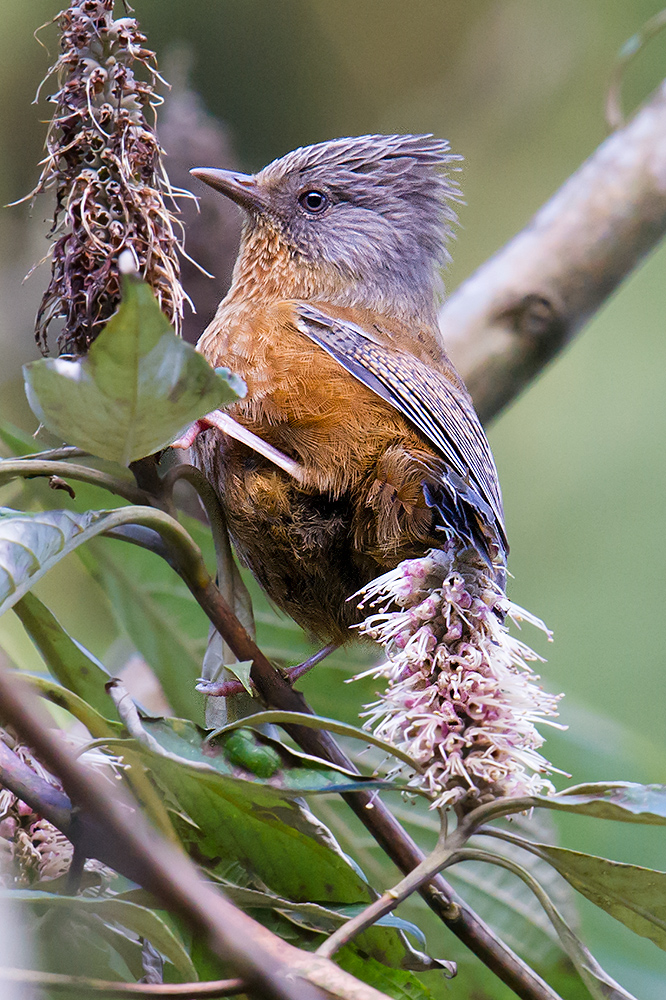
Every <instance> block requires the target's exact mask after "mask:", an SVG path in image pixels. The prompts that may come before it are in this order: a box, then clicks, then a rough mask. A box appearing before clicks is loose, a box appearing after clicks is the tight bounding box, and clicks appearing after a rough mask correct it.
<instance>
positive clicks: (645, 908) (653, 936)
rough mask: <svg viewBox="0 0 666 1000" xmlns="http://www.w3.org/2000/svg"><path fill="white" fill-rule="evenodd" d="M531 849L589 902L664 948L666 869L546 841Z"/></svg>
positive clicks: (665, 948)
mask: <svg viewBox="0 0 666 1000" xmlns="http://www.w3.org/2000/svg"><path fill="white" fill-rule="evenodd" d="M534 848H535V853H538V855H539V857H541V858H543V859H544V860H547V861H548V862H549V863H550V864H551V865H552V866H553V867H554V868H555V869H556V870H557V871H558V872H559V873H560V875H562V876H563V878H565V879H566V880H567V882H568V883H569V885H572V886H573V888H574V889H576V890H577V891H578V892H580V893H581V894H582V895H583V896H585V897H586V898H587V899H589V900H590V901H591V902H592V903H594V904H595V905H596V906H598V907H600V908H601V909H602V910H605V911H606V912H607V913H610V915H611V916H612V917H615V919H616V920H619V921H620V922H621V923H623V924H624V925H625V926H626V927H629V928H630V930H632V931H634V933H635V934H640V935H641V936H642V937H647V938H649V939H650V940H651V941H654V943H655V944H656V945H658V946H659V947H660V948H663V949H664V950H666V872H661V871H655V870H653V869H652V868H642V867H640V866H638V865H627V864H621V863H620V862H618V861H610V860H609V859H608V858H600V857H597V855H594V854H583V853H582V852H579V851H570V850H567V849H565V848H563V847H551V846H550V845H548V844H535V845H534Z"/></svg>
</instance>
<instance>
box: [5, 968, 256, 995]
mask: <svg viewBox="0 0 666 1000" xmlns="http://www.w3.org/2000/svg"><path fill="white" fill-rule="evenodd" d="M0 982H4V983H20V984H22V985H26V986H43V987H44V988H45V989H48V990H49V992H54V993H59V992H64V993H67V994H71V995H72V996H76V995H77V994H81V995H82V996H84V997H89V996H91V995H92V996H98V997H104V1000H116V998H117V1000H132V997H154V998H156V1000H160V998H165V1000H166V998H168V997H180V998H182V1000H204V998H208V997H210V998H212V997H231V996H235V995H236V994H237V993H242V992H244V991H245V988H246V987H245V984H244V983H243V980H242V979H217V980H215V981H210V982H207V983H111V982H107V981H106V980H104V979H87V978H86V977H85V976H64V975H61V974H60V973H58V972H35V971H34V970H32V969H8V968H0Z"/></svg>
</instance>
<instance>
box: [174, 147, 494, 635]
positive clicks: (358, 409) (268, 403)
mask: <svg viewBox="0 0 666 1000" xmlns="http://www.w3.org/2000/svg"><path fill="white" fill-rule="evenodd" d="M456 159H458V157H454V156H452V155H451V154H450V153H449V146H448V144H447V143H446V142H444V141H443V140H439V139H435V138H433V137H432V136H430V135H390V136H384V135H370V136H361V137H359V138H345V139H335V140H333V141H330V142H323V143H319V144H317V145H314V146H308V147H305V148H302V149H296V150H294V151H293V152H291V153H288V154H287V155H286V156H283V157H282V158H281V159H278V160H275V161H274V162H273V163H270V164H269V165H268V166H267V167H265V168H264V169H263V170H261V171H260V172H259V173H257V174H254V175H246V174H240V173H237V172H233V171H226V170H216V169H208V168H205V169H204V168H201V169H196V170H194V171H192V172H193V174H194V175H195V176H196V177H198V178H200V179H201V180H203V181H205V182H206V183H207V184H209V185H211V186H212V187H213V188H216V189H217V190H218V191H221V192H222V193H223V194H224V195H226V196H227V197H228V198H231V199H232V200H233V201H235V202H236V203H237V204H238V205H240V206H241V207H242V208H243V209H244V210H245V220H244V226H243V232H242V238H241V246H240V252H239V255H238V260H237V262H236V266H235V270H234V273H233V280H232V285H231V288H230V290H229V292H228V294H227V295H226V297H225V298H224V299H223V300H222V302H221V303H220V305H219V307H218V310H217V313H216V315H215V318H214V319H213V321H212V322H211V324H210V325H209V326H208V328H207V329H206V331H205V332H204V334H203V335H202V337H201V339H200V340H199V343H198V350H199V351H201V352H202V354H203V355H204V356H205V357H206V358H207V360H208V361H209V362H210V364H211V365H213V366H215V367H217V366H222V365H223V366H226V367H228V368H230V369H231V370H232V371H233V372H234V373H236V374H238V375H240V376H241V377H242V378H243V379H244V380H245V382H246V383H247V387H248V392H247V396H246V398H244V399H243V400H240V401H238V402H237V403H235V404H234V405H233V406H232V407H231V408H230V413H231V415H232V416H233V417H234V418H235V420H236V421H238V422H239V423H240V424H242V425H244V426H245V427H247V428H249V429H250V430H252V431H253V432H254V433H255V434H257V435H258V436H259V437H261V438H262V439H263V440H265V441H267V442H269V443H270V444H271V445H273V446H274V447H275V448H277V449H279V450H280V451H281V452H283V453H284V454H286V455H287V456H290V457H291V458H293V459H295V460H296V461H297V462H298V463H299V464H300V466H301V468H302V475H301V476H300V478H299V479H296V478H294V477H293V476H291V475H290V474H289V473H288V472H285V471H283V470H282V469H280V468H278V467H276V465H274V464H273V463H272V462H270V461H269V460H268V459H266V458H264V457H263V456H262V455H260V454H258V453H257V452H255V451H253V450H252V449H250V448H248V447H247V446H246V445H245V444H242V443H239V442H238V441H237V440H233V439H232V438H230V437H227V436H225V435H224V434H221V433H220V432H219V431H218V430H215V429H214V428H211V429H207V430H205V431H204V432H203V433H202V434H200V436H199V437H198V439H197V440H196V442H195V445H194V450H195V460H196V461H197V463H198V464H199V465H200V467H201V468H202V469H203V470H204V472H205V473H206V475H207V476H208V478H209V479H210V481H211V482H212V483H213V485H214V486H215V489H216V490H217V491H218V493H219V497H220V500H221V502H222V505H223V507H224V510H225V513H226V516H227V519H228V525H229V530H230V533H231V537H232V540H233V542H234V545H235V547H236V550H237V552H238V554H239V556H240V558H241V560H242V561H243V562H244V563H245V564H246V565H247V566H248V567H249V568H250V569H251V570H252V572H253V573H254V575H255V577H256V578H257V580H258V581H259V583H260V584H261V585H262V587H263V588H264V589H265V590H266V592H267V593H268V595H269V596H270V598H271V599H272V600H273V601H274V602H275V604H277V605H278V606H279V607H280V608H282V609H283V610H284V611H286V612H287V613H288V614H289V615H291V616H292V617H293V618H294V619H295V620H296V621H297V622H298V623H299V624H300V625H302V626H303V627H304V628H305V629H306V630H307V631H308V632H309V633H310V634H312V635H313V636H315V637H317V638H318V639H320V640H323V641H325V642H335V643H342V642H345V641H347V640H348V639H349V638H350V636H351V633H350V632H349V626H350V625H352V624H354V623H356V622H358V621H359V612H358V609H357V606H356V602H355V601H353V600H351V601H350V600H349V598H350V597H351V596H352V595H354V594H355V593H357V592H358V591H359V589H360V588H361V587H363V586H364V585H365V584H367V583H368V581H370V580H372V579H374V578H375V577H377V576H379V575H380V574H382V573H384V572H386V571H387V570H389V569H391V568H393V567H395V566H396V565H397V564H398V563H399V562H400V561H401V560H403V559H406V558H411V557H415V556H419V555H422V554H423V553H424V552H426V551H427V550H428V549H429V548H433V547H434V548H437V547H438V546H441V545H442V544H443V543H444V542H445V541H446V540H447V539H450V538H451V537H454V538H459V539H460V540H461V541H462V542H463V543H465V544H467V545H468V546H471V547H473V548H475V549H476V550H477V551H478V552H479V553H480V554H481V555H482V556H483V558H484V559H485V561H486V563H487V564H488V565H489V567H490V568H491V570H492V573H493V574H494V576H495V578H496V579H497V580H498V581H499V582H500V584H502V583H503V574H504V566H505V561H506V553H507V542H506V534H505V529H504V524H503V512H502V500H501V494H500V488H499V484H498V480H497V473H496V470H495V465H494V462H493V458H492V455H491V452H490V448H489V445H488V442H487V440H486V437H485V434H484V432H483V429H482V428H481V425H480V423H479V420H478V418H477V416H476V413H475V411H474V408H473V405H472V402H471V399H470V397H469V395H468V393H467V390H466V389H465V386H464V385H463V382H462V380H461V379H460V377H459V375H458V374H457V373H456V371H455V369H454V367H453V365H452V364H451V362H450V361H449V359H448V358H447V356H446V354H445V353H444V350H443V347H442V343H441V340H440V334H439V330H438V326H437V318H436V308H437V299H438V294H439V290H440V277H439V272H440V268H441V266H442V265H443V263H444V261H445V259H446V257H447V252H446V246H445V244H446V240H447V237H448V236H449V235H450V227H451V224H452V223H453V221H454V220H455V215H454V212H453V210H452V208H451V207H450V202H451V201H452V200H456V199H457V197H458V189H457V186H456V185H455V183H453V181H452V180H451V179H450V178H449V176H448V175H447V173H446V167H447V165H449V164H450V163H451V162H452V161H454V160H456Z"/></svg>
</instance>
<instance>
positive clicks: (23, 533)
mask: <svg viewBox="0 0 666 1000" xmlns="http://www.w3.org/2000/svg"><path fill="white" fill-rule="evenodd" d="M113 514H114V511H88V512H86V513H85V514H72V513H71V512H70V511H67V510H54V511H44V512H41V513H38V514H24V513H22V512H21V511H16V510H11V509H9V508H7V507H0V615H2V614H4V612H5V611H7V610H8V609H9V608H11V607H12V606H13V605H14V604H16V602H17V601H20V599H21V598H22V597H23V596H24V594H26V593H27V592H28V591H29V590H30V588H31V587H32V586H33V585H34V584H35V583H36V581H37V580H39V579H40V577H42V576H43V575H44V573H46V572H47V570H49V569H51V567H52V566H54V565H55V564H56V563H57V562H58V561H59V560H60V559H62V558H63V557H64V556H66V555H67V554H68V553H69V552H71V551H73V549H75V548H77V546H79V545H81V544H82V543H83V542H86V541H88V539H90V538H93V537H94V536H95V535H98V534H99V533H100V532H102V531H104V530H105V528H106V527H107V525H108V523H109V521H111V519H112V515H113Z"/></svg>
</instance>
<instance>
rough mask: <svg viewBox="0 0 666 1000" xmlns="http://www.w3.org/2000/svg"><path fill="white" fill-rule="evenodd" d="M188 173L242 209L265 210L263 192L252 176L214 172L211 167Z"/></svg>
mask: <svg viewBox="0 0 666 1000" xmlns="http://www.w3.org/2000/svg"><path fill="white" fill-rule="evenodd" d="M190 173H191V174H192V176H193V177H198V179H199V180H200V181H203V182H204V184H208V185H210V187H212V188H215V190H216V191H221V192H222V194H225V195H226V196H227V198H231V200H232V201H235V202H236V204H237V205H240V206H241V207H242V208H247V209H249V210H250V211H254V212H261V211H263V210H264V209H265V208H266V201H265V195H264V192H263V191H262V190H261V188H260V187H259V185H258V184H257V181H256V180H255V178H254V177H253V176H252V174H241V173H238V172H237V171H236V170H216V169H215V168H213V167H195V168H194V170H190Z"/></svg>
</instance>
